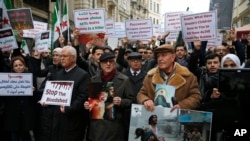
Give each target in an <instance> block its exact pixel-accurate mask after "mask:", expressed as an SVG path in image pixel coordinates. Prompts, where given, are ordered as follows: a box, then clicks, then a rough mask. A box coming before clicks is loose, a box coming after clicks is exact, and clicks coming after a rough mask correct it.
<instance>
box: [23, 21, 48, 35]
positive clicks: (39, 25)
mask: <svg viewBox="0 0 250 141" xmlns="http://www.w3.org/2000/svg"><path fill="white" fill-rule="evenodd" d="M33 24H34V29H27V30H23V37H26V38H35V37H36V34H38V33H39V32H43V31H47V30H48V23H44V22H39V21H33Z"/></svg>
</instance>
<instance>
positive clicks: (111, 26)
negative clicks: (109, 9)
mask: <svg viewBox="0 0 250 141" xmlns="http://www.w3.org/2000/svg"><path fill="white" fill-rule="evenodd" d="M105 26H106V33H105V35H106V36H107V37H109V36H114V35H115V22H114V20H111V19H106V21H105Z"/></svg>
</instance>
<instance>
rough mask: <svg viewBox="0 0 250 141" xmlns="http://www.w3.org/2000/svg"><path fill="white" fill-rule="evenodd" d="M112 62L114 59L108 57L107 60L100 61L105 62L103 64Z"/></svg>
mask: <svg viewBox="0 0 250 141" xmlns="http://www.w3.org/2000/svg"><path fill="white" fill-rule="evenodd" d="M113 62H115V60H114V59H108V60H103V61H102V63H105V64H107V63H113Z"/></svg>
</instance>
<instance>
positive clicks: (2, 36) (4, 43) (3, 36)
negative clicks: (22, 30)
mask: <svg viewBox="0 0 250 141" xmlns="http://www.w3.org/2000/svg"><path fill="white" fill-rule="evenodd" d="M16 48H17V43H16V39H15V37H14V34H13V31H12V29H11V28H4V29H0V49H1V50H2V51H7V50H12V49H16Z"/></svg>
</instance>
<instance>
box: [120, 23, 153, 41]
mask: <svg viewBox="0 0 250 141" xmlns="http://www.w3.org/2000/svg"><path fill="white" fill-rule="evenodd" d="M125 28H126V35H127V37H128V38H129V39H133V40H136V39H137V40H142V39H151V37H152V36H153V24H152V20H151V19H144V20H127V21H125Z"/></svg>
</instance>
